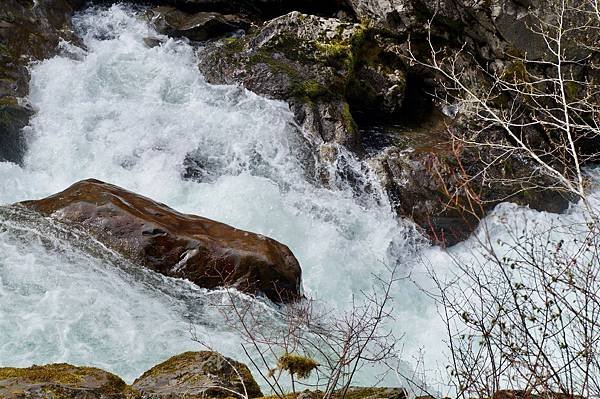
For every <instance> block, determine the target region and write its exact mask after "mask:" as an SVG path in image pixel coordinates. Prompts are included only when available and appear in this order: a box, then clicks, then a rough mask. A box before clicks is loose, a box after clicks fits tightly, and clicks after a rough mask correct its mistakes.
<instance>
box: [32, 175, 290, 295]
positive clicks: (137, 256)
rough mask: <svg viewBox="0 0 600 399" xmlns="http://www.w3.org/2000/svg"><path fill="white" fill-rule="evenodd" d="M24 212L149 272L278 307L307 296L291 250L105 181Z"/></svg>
mask: <svg viewBox="0 0 600 399" xmlns="http://www.w3.org/2000/svg"><path fill="white" fill-rule="evenodd" d="M21 204H22V205H23V206H25V207H28V208H30V209H33V210H35V211H38V212H40V213H42V214H44V215H48V216H53V217H55V218H57V219H59V220H61V221H64V222H67V223H76V224H78V225H80V226H82V227H83V228H85V229H87V230H88V231H89V232H90V233H91V234H92V235H94V236H95V237H96V238H97V239H98V240H100V241H102V242H103V243H105V244H106V245H108V246H110V247H111V248H113V249H115V250H116V251H117V252H119V253H121V254H123V255H124V256H126V257H128V258H131V259H132V260H134V261H136V262H139V263H140V264H141V265H143V266H145V267H147V268H149V269H152V270H154V271H156V272H159V273H161V274H164V275H166V276H170V277H177V278H185V279H188V280H190V281H192V282H193V283H195V284H197V285H198V286H200V287H204V288H216V287H235V288H237V289H239V290H240V291H244V292H248V293H252V294H264V295H266V296H267V297H268V298H269V299H271V300H273V301H275V302H289V301H293V300H296V299H298V298H300V297H301V270H300V265H299V264H298V261H297V260H296V258H295V257H294V255H293V254H292V252H291V251H290V250H289V248H288V247H287V246H285V245H283V244H281V243H279V242H277V241H275V240H273V239H271V238H268V237H265V236H262V235H260V234H255V233H250V232H247V231H243V230H239V229H236V228H234V227H231V226H229V225H226V224H224V223H219V222H216V221H213V220H210V219H206V218H203V217H200V216H195V215H186V214H183V213H179V212H177V211H175V210H173V209H171V208H169V207H167V206H166V205H163V204H160V203H157V202H155V201H152V200H151V199H148V198H146V197H143V196H141V195H138V194H134V193H132V192H129V191H126V190H124V189H122V188H120V187H117V186H114V185H111V184H107V183H103V182H101V181H98V180H84V181H80V182H78V183H75V184H74V185H72V186H71V187H69V188H67V189H66V190H65V191H63V192H60V193H58V194H55V195H52V196H50V197H48V198H44V199H41V200H37V201H25V202H22V203H21Z"/></svg>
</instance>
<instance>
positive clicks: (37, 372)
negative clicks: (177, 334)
mask: <svg viewBox="0 0 600 399" xmlns="http://www.w3.org/2000/svg"><path fill="white" fill-rule="evenodd" d="M0 398H3V399H17V398H19V399H21V398H28V399H37V398H39V399H42V398H43V399H84V398H85V399H96V398H97V399H138V398H140V395H139V393H138V392H137V391H136V390H134V389H132V388H131V387H129V386H128V385H127V384H125V382H123V380H121V379H120V378H119V377H117V376H116V375H114V374H111V373H109V372H106V371H104V370H100V369H97V368H93V367H76V366H72V365H70V364H64V363H60V364H49V365H45V366H32V367H29V368H0Z"/></svg>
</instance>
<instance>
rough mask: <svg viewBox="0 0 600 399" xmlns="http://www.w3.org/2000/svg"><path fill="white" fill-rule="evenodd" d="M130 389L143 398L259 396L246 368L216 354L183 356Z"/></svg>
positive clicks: (150, 372)
mask: <svg viewBox="0 0 600 399" xmlns="http://www.w3.org/2000/svg"><path fill="white" fill-rule="evenodd" d="M133 387H134V388H135V389H137V390H139V391H140V392H141V393H142V394H143V396H144V398H148V399H161V398H183V397H185V398H190V399H194V398H228V397H235V396H236V394H235V393H234V392H237V393H240V394H242V395H244V394H247V396H248V398H257V397H260V396H262V392H261V391H260V388H259V386H258V384H257V383H256V381H255V380H254V377H252V374H251V373H250V370H249V369H248V367H247V366H246V365H245V364H243V363H240V362H236V361H235V360H233V359H230V358H228V357H225V356H223V355H221V354H219V353H217V352H209V351H203V352H186V353H182V354H180V355H177V356H173V357H172V358H170V359H168V360H167V361H165V362H163V363H161V364H159V365H157V366H155V367H153V368H151V369H150V370H148V371H146V372H145V373H144V374H143V375H142V376H141V377H139V378H138V379H136V380H135V382H134V383H133Z"/></svg>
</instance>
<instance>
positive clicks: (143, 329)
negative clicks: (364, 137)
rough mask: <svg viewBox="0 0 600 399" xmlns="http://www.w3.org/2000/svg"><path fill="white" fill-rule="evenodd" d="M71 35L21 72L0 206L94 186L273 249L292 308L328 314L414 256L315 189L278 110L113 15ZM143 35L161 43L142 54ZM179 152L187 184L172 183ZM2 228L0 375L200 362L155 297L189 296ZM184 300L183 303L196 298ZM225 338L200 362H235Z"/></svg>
mask: <svg viewBox="0 0 600 399" xmlns="http://www.w3.org/2000/svg"><path fill="white" fill-rule="evenodd" d="M74 25H75V27H76V29H77V32H78V33H79V34H80V37H81V38H82V41H83V44H82V45H81V46H80V47H76V46H73V45H71V44H67V43H63V44H62V53H61V55H59V56H57V57H54V58H52V59H49V60H46V61H43V62H40V63H37V64H34V65H32V66H31V83H30V94H29V97H28V101H29V102H30V103H31V105H32V107H33V108H34V109H35V110H36V113H35V116H34V117H33V118H32V119H31V122H30V126H29V127H28V128H26V131H25V134H26V136H27V143H28V151H27V154H26V157H25V160H24V163H23V167H19V166H16V165H14V164H9V163H0V181H1V182H2V185H3V188H4V189H3V190H1V191H0V204H10V203H13V202H16V201H21V200H26V199H32V198H40V197H44V196H47V195H49V194H52V193H54V192H57V191H61V190H63V189H64V188H66V187H67V186H69V185H70V184H72V183H74V182H76V181H78V180H81V179H85V178H89V177H94V178H97V179H100V180H105V181H107V182H110V183H113V184H116V185H120V186H122V187H124V188H126V189H129V190H132V191H134V192H136V193H140V194H143V195H146V196H148V197H151V198H153V199H155V200H158V201H161V202H164V203H166V204H168V205H169V206H171V207H173V208H175V209H177V210H179V211H182V212H187V213H194V214H199V215H203V216H205V217H209V218H212V219H215V220H219V221H222V222H226V223H229V224H231V225H233V226H236V227H238V228H242V229H246V230H250V231H254V232H258V233H261V234H264V235H267V236H270V237H273V238H275V239H277V240H279V241H281V242H283V243H285V244H286V245H288V246H289V247H290V248H291V249H292V251H293V252H294V253H295V255H296V256H297V258H298V259H299V261H300V263H301V265H302V267H303V281H304V289H305V293H306V294H307V296H309V297H313V298H317V299H319V300H321V301H324V302H326V303H329V304H331V306H334V307H338V308H340V309H344V308H346V307H347V306H348V304H349V303H350V300H351V298H352V295H353V294H356V293H359V292H360V290H363V289H367V288H369V287H370V285H371V282H372V281H371V279H370V275H371V273H378V272H379V271H380V270H381V265H382V264H389V263H390V262H397V261H400V260H402V258H403V257H408V256H410V255H411V254H412V253H413V251H414V250H415V248H416V244H415V242H416V241H418V238H417V237H418V236H417V235H416V234H415V233H414V229H413V227H412V226H411V225H410V224H408V223H406V224H405V223H402V222H398V220H396V218H395V217H394V216H393V214H392V211H391V209H390V206H389V204H388V203H387V201H385V200H382V198H383V196H382V195H379V194H378V193H370V194H364V195H357V193H356V190H351V189H349V188H347V186H345V185H344V182H339V184H337V188H336V189H327V188H324V187H320V186H319V185H318V184H315V183H314V179H313V178H312V176H313V175H314V173H315V172H314V160H313V159H312V156H311V155H310V154H311V152H310V150H309V148H308V146H310V145H313V143H309V142H308V141H307V139H306V138H304V137H303V135H302V133H301V131H300V130H299V129H298V128H297V127H296V126H295V124H294V122H293V116H292V114H291V112H290V111H289V108H288V106H287V105H286V104H284V103H282V102H277V101H271V100H267V99H264V98H261V97H259V96H257V95H255V94H253V93H250V92H248V91H246V90H244V89H243V88H240V87H234V86H214V85H210V84H208V83H206V82H205V81H204V79H203V78H202V76H201V75H200V73H199V72H198V69H197V67H196V63H197V54H196V51H197V49H195V48H194V47H192V46H190V45H189V44H187V43H185V42H183V41H180V40H173V39H169V38H167V37H164V36H161V35H158V34H157V33H156V32H155V31H153V30H152V29H151V28H150V27H149V26H148V25H147V23H146V21H145V20H144V18H143V17H142V16H141V14H140V13H136V12H134V11H132V10H130V9H128V8H127V7H125V6H119V5H117V6H113V7H111V8H108V9H106V8H104V9H90V10H88V11H85V12H82V13H80V14H78V15H77V16H76V17H75V19H74ZM148 37H152V38H155V39H158V40H160V41H161V42H162V43H161V44H160V45H159V46H155V47H149V46H148V45H147V44H146V42H145V41H144V39H145V38H148ZM200 51H201V49H200ZM190 154H191V156H192V158H193V159H194V160H195V162H196V165H197V167H198V169H199V170H198V171H196V172H197V174H196V175H197V176H200V177H199V178H198V179H196V180H200V181H192V180H186V179H184V178H183V175H184V174H185V168H186V157H189V156H190ZM351 162H355V163H356V166H355V168H356V170H357V171H359V172H360V173H361V176H363V178H364V179H365V180H370V179H371V178H372V177H371V176H369V175H368V173H365V172H364V170H366V169H365V168H364V165H361V164H360V163H359V162H358V161H356V160H352V159H351ZM334 175H335V171H332V176H334ZM9 216H10V215H8V216H7V215H4V216H2V217H0V336H2V337H3V338H5V337H8V338H7V339H3V340H2V341H0V363H1V364H3V365H14V366H26V365H30V364H33V363H47V362H58V361H61V362H63V361H64V362H71V363H76V364H91V365H97V366H100V367H103V368H106V369H107V370H110V371H114V372H115V373H117V374H118V375H120V376H122V377H123V378H125V379H126V380H129V381H131V380H132V379H134V378H135V377H137V376H138V375H140V373H142V372H143V371H144V370H145V369H147V368H148V367H150V366H152V365H153V364H155V363H156V362H158V361H160V360H163V359H166V358H167V357H169V356H171V355H173V354H175V353H178V352H181V351H183V350H185V349H188V350H189V349H199V348H198V345H197V344H196V343H194V342H192V341H191V339H190V334H189V329H190V323H191V322H190V319H189V317H188V316H187V315H188V313H189V312H188V311H186V310H185V308H186V306H188V305H189V302H190V299H189V298H187V299H185V298H184V299H181V298H178V296H177V295H174V294H172V295H165V294H164V292H168V291H169V289H162V288H157V285H160V284H167V285H168V286H169V287H177V288H176V289H177V290H178V291H180V290H182V289H184V290H185V289H189V290H192V289H193V288H192V287H190V286H189V285H184V288H182V286H181V284H179V283H178V282H172V281H170V280H169V279H164V278H161V279H159V280H157V281H161V283H160V284H154V285H150V286H149V285H148V284H147V283H138V282H137V280H136V279H135V278H129V277H128V276H129V274H127V273H125V274H124V273H123V270H122V269H123V268H122V267H120V266H119V263H120V262H119V261H114V260H113V261H111V262H107V261H105V260H103V259H102V258H101V259H96V258H93V257H90V256H89V255H88V254H87V253H86V251H85V250H83V249H81V248H78V247H77V245H75V243H72V242H70V241H68V240H67V241H65V240H57V239H56V237H54V233H52V232H51V230H49V229H48V226H46V227H43V226H44V224H43V223H42V224H40V223H32V224H31V225H30V226H27V227H24V226H20V225H19V224H18V223H16V222H14V221H12V219H11V217H9ZM9 225H10V227H8V226H9ZM46 238H47V239H48V240H49V241H50V242H52V245H49V246H48V245H46V244H45V242H44V241H45V239H46ZM121 263H122V262H121ZM165 281H166V282H165ZM186 287H187V288H186ZM173 290H175V288H173ZM195 292H196V293H195V294H194V295H193V296H192V297H193V298H194V300H192V302H193V301H199V302H201V299H199V298H197V296H198V295H200V296H202V295H210V294H209V293H205V292H203V291H201V290H195ZM403 297H405V298H404V299H403V300H404V301H407V302H411V303H412V302H415V303H414V304H410V305H407V309H415V307H418V305H419V299H418V298H415V297H414V295H411V294H407V295H406V296H405V295H404V294H403V293H400V294H399V298H403ZM403 306H404V305H403ZM408 315H409V316H411V317H413V318H415V320H419V319H420V318H423V320H424V321H425V322H427V320H428V318H427V316H425V315H423V314H421V312H420V311H418V312H415V311H413V310H410V311H409V312H408ZM210 323H211V316H209V315H204V316H202V317H199V318H198V317H195V318H194V319H193V320H192V324H198V326H199V328H200V331H204V332H205V335H206V336H215V331H216V330H214V331H213V330H211V329H214V326H213V327H206V326H203V324H210ZM213 324H214V323H213ZM411 328H412V327H411ZM230 335H231V334H229V335H228V334H226V333H225V334H221V333H219V334H218V337H219V339H218V342H216V343H215V349H217V350H219V351H222V352H223V353H225V354H230V355H236V357H239V356H237V355H238V354H239V343H238V342H237V341H236V339H235V337H230ZM228 337H229V338H228ZM241 360H243V359H241Z"/></svg>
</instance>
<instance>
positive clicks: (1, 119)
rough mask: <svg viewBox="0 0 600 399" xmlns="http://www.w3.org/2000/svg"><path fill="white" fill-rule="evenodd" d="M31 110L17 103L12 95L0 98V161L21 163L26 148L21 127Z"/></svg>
mask: <svg viewBox="0 0 600 399" xmlns="http://www.w3.org/2000/svg"><path fill="white" fill-rule="evenodd" d="M32 113H33V111H31V110H30V109H29V108H26V107H23V106H21V105H19V104H18V103H17V100H16V99H15V98H14V97H4V98H1V99H0V162H4V161H8V162H13V163H16V164H21V163H22V161H23V156H24V155H25V150H26V140H25V135H24V133H23V131H22V130H23V128H24V127H25V126H27V124H28V123H29V118H30V117H31V115H32Z"/></svg>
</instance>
